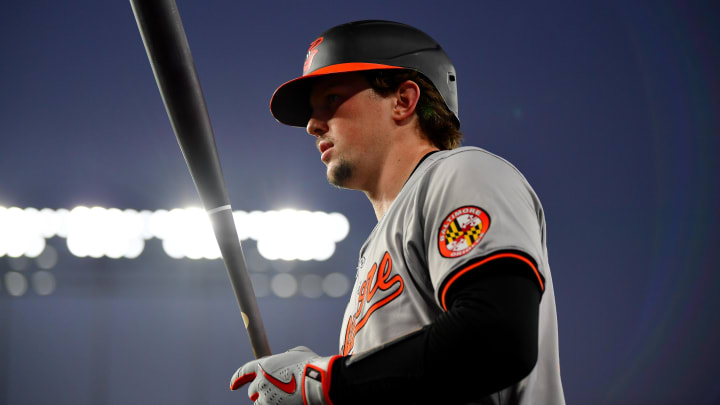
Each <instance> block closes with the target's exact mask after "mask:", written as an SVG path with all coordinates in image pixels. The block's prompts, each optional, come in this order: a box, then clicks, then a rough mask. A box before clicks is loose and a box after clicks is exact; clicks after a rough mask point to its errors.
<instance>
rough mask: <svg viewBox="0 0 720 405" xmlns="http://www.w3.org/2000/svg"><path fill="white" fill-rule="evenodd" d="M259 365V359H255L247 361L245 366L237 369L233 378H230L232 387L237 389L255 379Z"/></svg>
mask: <svg viewBox="0 0 720 405" xmlns="http://www.w3.org/2000/svg"><path fill="white" fill-rule="evenodd" d="M257 365H258V360H253V361H249V362H247V363H245V365H244V366H242V367H240V368H239V369H237V371H236V372H235V374H233V376H232V378H230V389H231V390H236V389H238V388H240V387H242V386H243V385H245V384H247V383H249V382H251V381H252V380H254V379H255V376H256V375H257Z"/></svg>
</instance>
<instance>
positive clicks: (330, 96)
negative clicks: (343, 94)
mask: <svg viewBox="0 0 720 405" xmlns="http://www.w3.org/2000/svg"><path fill="white" fill-rule="evenodd" d="M326 100H327V103H328V104H329V105H334V104H335V103H337V102H338V101H339V100H340V96H338V95H337V94H328V95H327V97H326Z"/></svg>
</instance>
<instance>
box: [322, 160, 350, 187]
mask: <svg viewBox="0 0 720 405" xmlns="http://www.w3.org/2000/svg"><path fill="white" fill-rule="evenodd" d="M352 172H353V167H352V165H351V164H350V162H348V161H347V160H345V159H343V158H342V157H340V158H339V159H338V164H337V166H335V168H334V169H332V171H331V172H330V173H328V176H327V180H328V183H330V184H332V185H333V186H335V187H337V188H346V187H345V184H347V182H348V180H350V177H352Z"/></svg>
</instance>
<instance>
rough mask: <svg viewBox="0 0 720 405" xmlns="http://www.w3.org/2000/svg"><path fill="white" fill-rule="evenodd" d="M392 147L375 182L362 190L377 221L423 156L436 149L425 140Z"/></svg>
mask: <svg viewBox="0 0 720 405" xmlns="http://www.w3.org/2000/svg"><path fill="white" fill-rule="evenodd" d="M393 149H394V151H393V152H392V153H389V154H388V159H387V160H386V161H385V163H384V165H383V167H382V169H381V170H380V171H379V176H378V179H377V182H376V183H375V184H374V186H373V187H370V188H368V189H366V190H363V191H364V192H365V195H366V196H367V198H368V200H370V203H371V204H372V206H373V209H374V210H375V217H377V220H378V221H380V219H381V218H382V217H383V216H384V215H385V213H386V212H387V210H388V209H389V208H390V205H391V204H392V203H393V201H395V198H396V197H397V195H398V194H399V193H400V190H402V188H403V185H405V182H406V181H407V179H408V178H409V177H410V175H411V174H412V172H413V170H415V167H416V166H417V164H418V163H419V162H420V160H421V159H422V158H423V156H425V155H426V154H428V153H430V152H432V151H434V150H437V148H436V147H435V146H433V145H431V144H428V143H426V142H422V143H419V142H414V143H412V144H398V145H395V147H394V148H393Z"/></svg>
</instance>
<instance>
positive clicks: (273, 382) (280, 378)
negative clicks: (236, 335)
mask: <svg viewBox="0 0 720 405" xmlns="http://www.w3.org/2000/svg"><path fill="white" fill-rule="evenodd" d="M338 357H340V356H337V355H336V356H331V357H320V356H318V355H317V354H315V353H313V352H312V351H311V350H310V349H308V348H307V347H303V346H298V347H296V348H294V349H290V350H288V351H287V352H285V353H281V354H276V355H273V356H268V357H263V358H261V359H257V360H253V361H250V362H248V363H246V364H245V365H244V366H242V367H240V368H239V369H238V370H237V371H236V372H235V374H234V375H233V376H232V378H231V379H230V389H231V390H236V389H238V388H240V387H242V386H243V385H245V384H247V383H250V386H249V387H248V396H249V397H250V400H251V401H253V402H254V403H255V404H257V405H277V404H280V403H282V404H283V405H332V402H331V401H330V370H331V369H332V363H333V361H335V359H337V358H338Z"/></svg>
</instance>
